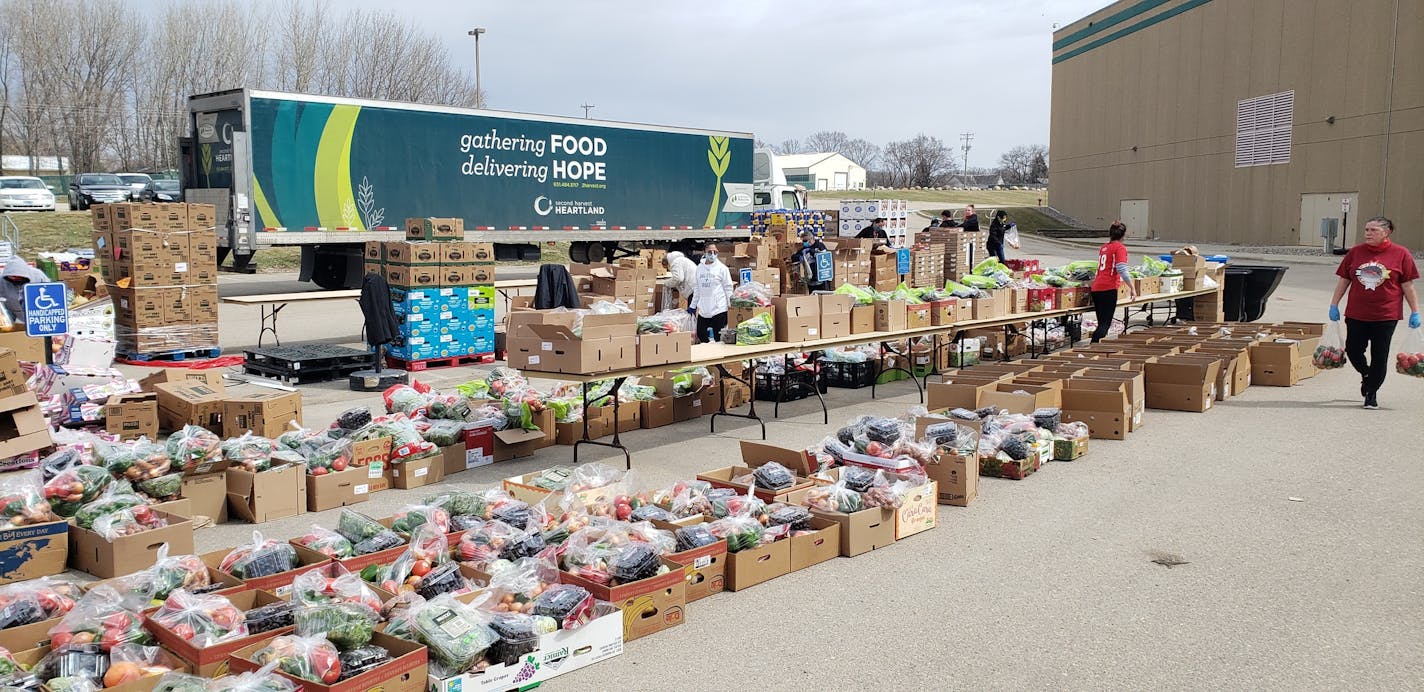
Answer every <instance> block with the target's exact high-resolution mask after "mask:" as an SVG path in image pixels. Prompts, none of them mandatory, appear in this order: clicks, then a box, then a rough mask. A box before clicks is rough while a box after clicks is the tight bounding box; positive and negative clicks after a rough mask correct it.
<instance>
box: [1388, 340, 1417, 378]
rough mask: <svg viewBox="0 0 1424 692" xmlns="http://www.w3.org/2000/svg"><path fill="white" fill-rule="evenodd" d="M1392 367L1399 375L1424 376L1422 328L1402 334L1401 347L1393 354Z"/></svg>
mask: <svg viewBox="0 0 1424 692" xmlns="http://www.w3.org/2000/svg"><path fill="white" fill-rule="evenodd" d="M1394 369H1395V371H1396V372H1398V373H1399V374H1401V375H1408V376H1410V377H1424V329H1411V330H1409V332H1408V333H1406V334H1405V335H1404V343H1403V345H1402V348H1401V349H1400V351H1399V353H1396V354H1395V355H1394Z"/></svg>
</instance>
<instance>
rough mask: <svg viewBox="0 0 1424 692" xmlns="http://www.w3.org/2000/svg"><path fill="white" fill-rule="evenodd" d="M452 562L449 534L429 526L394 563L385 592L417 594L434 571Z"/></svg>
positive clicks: (427, 525) (416, 536) (415, 537)
mask: <svg viewBox="0 0 1424 692" xmlns="http://www.w3.org/2000/svg"><path fill="white" fill-rule="evenodd" d="M450 562H452V560H451V559H450V544H449V540H448V539H447V538H446V535H445V532H443V531H440V530H439V529H438V528H437V527H435V526H434V525H432V524H426V525H424V526H421V527H419V528H417V529H416V531H415V534H413V535H412V536H411V540H410V546H409V547H408V548H406V550H405V552H403V553H401V555H400V557H397V558H396V560H395V562H394V563H392V565H391V569H390V573H389V575H387V576H386V578H385V579H384V580H382V582H381V588H383V589H385V590H386V591H389V592H391V593H401V592H404V591H414V590H416V589H417V588H418V587H419V586H420V583H421V580H422V579H423V578H424V577H426V576H427V575H429V574H430V572H431V571H432V570H434V569H435V568H436V567H438V566H440V565H443V564H446V563H450Z"/></svg>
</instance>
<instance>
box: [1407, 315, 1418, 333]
mask: <svg viewBox="0 0 1424 692" xmlns="http://www.w3.org/2000/svg"><path fill="white" fill-rule="evenodd" d="M1409 328H1410V329H1418V328H1419V313H1417V312H1411V313H1409Z"/></svg>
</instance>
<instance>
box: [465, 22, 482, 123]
mask: <svg viewBox="0 0 1424 692" xmlns="http://www.w3.org/2000/svg"><path fill="white" fill-rule="evenodd" d="M483 33H485V28H484V27H482V26H477V27H475V28H473V29H470V31H469V33H468V35H470V36H474V37H475V93H476V94H478V97H479V101H480V106H481V107H483V106H484V105H485V103H484V101H485V90H484V88H483V87H481V86H480V34H483Z"/></svg>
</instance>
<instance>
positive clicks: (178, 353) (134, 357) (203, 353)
mask: <svg viewBox="0 0 1424 692" xmlns="http://www.w3.org/2000/svg"><path fill="white" fill-rule="evenodd" d="M114 354H115V355H116V356H118V359H119V360H131V361H135V362H139V363H145V362H148V361H151V360H171V361H183V360H188V359H190V358H191V359H196V360H206V359H208V358H217V357H218V356H220V355H222V349H221V348H217V347H216V346H212V347H207V348H194V349H179V350H173V351H154V352H152V353H140V352H138V351H125V350H123V349H119V350H116V351H115V352H114Z"/></svg>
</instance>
